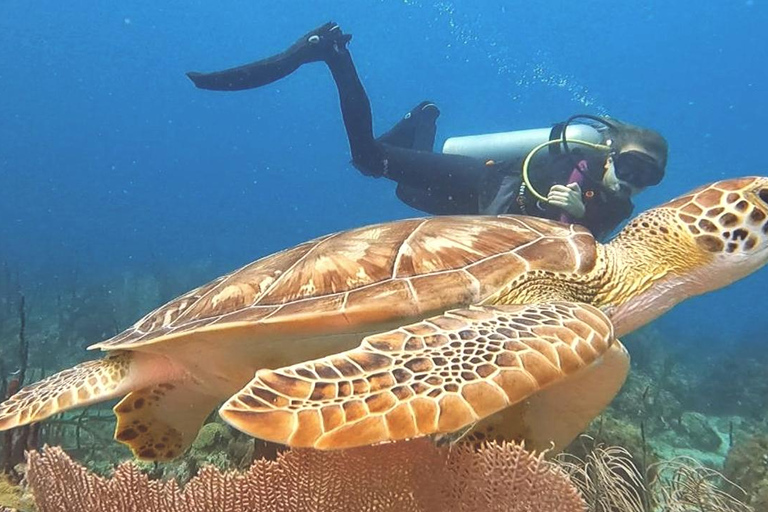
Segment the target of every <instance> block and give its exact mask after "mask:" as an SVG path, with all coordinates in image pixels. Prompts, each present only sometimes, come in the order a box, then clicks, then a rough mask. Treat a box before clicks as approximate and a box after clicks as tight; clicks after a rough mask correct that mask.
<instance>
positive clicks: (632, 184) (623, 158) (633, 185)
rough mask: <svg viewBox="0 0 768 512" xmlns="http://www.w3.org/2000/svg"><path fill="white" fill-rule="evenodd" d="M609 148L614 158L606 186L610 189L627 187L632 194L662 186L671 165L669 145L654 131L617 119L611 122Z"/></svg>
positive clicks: (608, 136)
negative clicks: (665, 171)
mask: <svg viewBox="0 0 768 512" xmlns="http://www.w3.org/2000/svg"><path fill="white" fill-rule="evenodd" d="M606 126H607V127H608V128H607V130H606V136H605V139H606V144H608V145H610V147H611V154H610V156H609V157H608V161H607V162H606V173H605V177H604V178H603V183H604V184H605V185H606V186H608V187H609V188H615V187H616V183H618V185H619V186H622V187H626V188H627V190H628V191H629V192H630V193H631V194H635V193H637V192H640V191H641V190H643V189H644V188H646V187H650V186H653V185H658V184H659V182H660V181H661V180H662V178H664V168H665V167H666V165H667V153H668V146H667V141H666V140H665V139H664V137H662V136H661V135H659V134H658V133H657V132H655V131H653V130H649V129H647V128H640V127H638V126H633V125H631V124H628V123H623V122H621V121H618V120H616V119H607V120H606Z"/></svg>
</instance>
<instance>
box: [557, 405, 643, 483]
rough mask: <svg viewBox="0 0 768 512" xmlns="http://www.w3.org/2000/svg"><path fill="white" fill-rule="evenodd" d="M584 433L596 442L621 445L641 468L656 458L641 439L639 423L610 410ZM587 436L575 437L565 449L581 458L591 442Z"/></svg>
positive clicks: (606, 444)
mask: <svg viewBox="0 0 768 512" xmlns="http://www.w3.org/2000/svg"><path fill="white" fill-rule="evenodd" d="M585 434H586V435H587V436H588V437H589V438H592V439H594V442H596V443H600V444H603V445H605V446H621V447H623V448H624V449H626V450H627V451H628V452H629V453H630V454H631V455H632V459H633V460H634V461H635V463H636V464H637V465H638V467H641V470H642V466H643V465H646V466H647V465H650V464H652V463H654V462H656V461H657V460H658V456H657V455H656V452H655V450H654V448H653V446H652V445H651V444H649V443H648V442H647V440H646V441H644V440H643V435H642V431H641V429H640V424H639V423H635V422H633V421H632V420H627V419H622V418H618V417H616V416H614V415H613V414H612V413H611V412H605V413H603V414H602V415H601V416H600V417H599V418H597V419H596V420H595V421H593V422H592V423H591V424H590V426H589V427H588V429H587V431H586V432H585ZM589 438H584V437H579V438H577V439H576V440H575V441H573V442H572V443H571V444H570V445H569V446H568V447H567V448H566V450H565V451H567V452H568V453H572V454H573V455H576V456H577V457H579V458H581V459H583V458H584V456H585V455H586V453H587V451H588V450H589V448H590V446H589V445H590V444H592V441H590V440H589Z"/></svg>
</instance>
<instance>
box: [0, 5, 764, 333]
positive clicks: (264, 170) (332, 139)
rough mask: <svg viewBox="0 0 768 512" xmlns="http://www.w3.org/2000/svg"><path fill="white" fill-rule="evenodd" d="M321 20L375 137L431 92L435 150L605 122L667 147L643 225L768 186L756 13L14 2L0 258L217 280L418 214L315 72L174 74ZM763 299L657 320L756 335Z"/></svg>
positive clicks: (0, 89) (673, 8)
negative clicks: (454, 141)
mask: <svg viewBox="0 0 768 512" xmlns="http://www.w3.org/2000/svg"><path fill="white" fill-rule="evenodd" d="M330 19H333V20H335V21H337V22H338V23H340V24H341V26H342V27H343V29H344V30H345V31H346V32H349V33H352V34H353V35H354V39H353V40H352V43H351V45H350V48H351V51H352V53H353V55H354V58H355V61H356V63H357V65H358V69H359V71H360V74H361V78H362V80H363V82H364V84H365V86H366V89H367V91H368V93H369V95H370V97H371V102H372V104H373V110H374V120H375V129H376V131H377V133H381V132H383V131H384V130H386V129H387V128H389V127H390V126H391V125H392V124H393V123H394V122H396V121H397V120H398V119H399V118H400V116H401V115H402V114H403V113H404V112H405V111H407V110H408V109H409V108H410V107H412V106H413V105H415V104H416V103H418V102H419V101H421V100H422V99H425V98H429V99H431V100H433V101H435V102H437V104H438V105H439V106H440V108H441V110H442V116H441V118H440V119H439V131H438V144H437V146H438V147H439V145H440V144H441V142H442V140H444V139H445V138H446V137H450V136H453V135H462V134H475V133H483V132H491V131H502V130H513V129H522V128H531V127H546V126H549V125H551V124H552V123H554V122H556V121H559V120H562V119H564V118H566V117H568V116H569V115H571V114H574V113H592V114H610V115H612V116H615V117H618V118H621V119H625V120H627V121H630V122H632V123H634V124H639V125H643V126H648V127H652V128H655V129H657V130H659V131H660V132H661V133H663V134H664V135H665V136H666V137H667V139H668V140H669V142H670V147H671V154H670V160H669V165H668V173H667V177H666V179H665V180H664V182H663V183H662V184H661V185H660V186H658V187H656V188H654V189H652V190H649V191H647V192H646V193H644V194H643V195H641V196H640V197H639V198H638V201H637V204H638V210H640V209H644V208H646V207H649V206H652V205H654V204H658V203H660V202H662V201H665V200H667V199H669V198H672V197H674V196H676V195H678V194H680V193H682V192H684V191H686V190H688V189H690V188H693V187H695V186H698V185H700V184H703V183H705V182H710V181H714V180H717V179H720V178H724V177H733V176H740V175H753V174H768V166H767V165H766V164H765V162H764V158H762V157H763V154H764V148H765V140H764V137H765V130H764V121H765V119H766V114H767V112H766V109H767V107H766V102H765V100H764V97H763V95H764V91H765V90H766V79H767V78H768V71H767V70H766V66H765V59H764V57H760V55H762V54H763V53H764V46H765V45H764V34H765V31H766V28H768V6H766V4H765V3H764V2H761V1H759V0H740V1H721V2H660V1H652V2H643V3H638V2H608V1H602V0H588V1H584V2H569V3H561V2H555V3H532V2H507V1H501V0H485V1H483V2H475V1H466V0H465V1H437V2H432V1H426V0H423V1H422V0H404V1H394V0H388V1H365V2H361V1H351V0H344V1H327V0H324V1H314V2H294V1H260V2H250V1H243V0H235V1H229V2H212V1H179V0H168V1H164V2H152V1H148V0H137V1H134V2H120V3H113V2H109V3H105V2H96V1H93V0H84V1H82V2H77V3H66V4H64V3H61V2H55V1H51V0H40V1H36V2H32V3H29V2H22V1H19V0H6V1H5V2H3V3H2V4H0V261H7V262H9V264H10V266H12V267H13V268H17V269H20V271H21V272H22V276H23V281H24V282H25V286H26V287H27V288H32V289H34V288H35V287H38V288H39V287H45V286H47V285H48V284H49V283H51V282H53V281H54V280H56V279H60V278H61V276H66V275H70V274H72V273H73V272H78V273H79V274H80V275H81V276H82V277H81V279H84V278H85V279H90V280H93V281H94V282H99V281H100V280H106V279H108V278H109V277H110V276H114V275H119V274H122V273H125V272H128V271H132V272H137V273H141V272H142V271H143V270H144V269H147V268H149V267H151V266H156V265H158V264H159V265H161V266H165V267H167V266H182V267H183V266H184V265H194V264H195V262H198V261H208V262H210V264H209V266H208V267H207V269H208V270H207V272H208V273H209V274H210V275H207V277H215V276H216V275H218V274H220V273H223V272H225V271H229V270H231V269H233V268H236V267H237V266H240V265H242V264H244V263H246V262H249V261H251V260H253V259H256V258H257V257H259V256H262V255H265V254H268V253H270V252H273V251H276V250H279V249H282V248H284V247H287V246H290V245H293V244H295V243H298V242H301V241H304V240H306V239H309V238H312V237H315V236H317V235H320V234H324V233H327V232H331V231H336V230H339V229H344V228H349V227H353V226H358V225H363V224H367V223H372V222H379V221H385V220H391V219H397V218H403V217H408V216H415V215H419V213H418V212H416V211H414V210H411V209H409V208H408V207H406V206H404V205H402V204H401V203H400V202H399V201H398V200H397V199H396V197H395V196H394V186H393V184H391V183H389V182H385V181H384V180H375V179H371V178H366V177H363V176H361V175H360V174H359V173H358V172H357V171H356V170H354V169H353V168H352V167H351V165H350V164H349V154H348V147H347V142H346V138H345V135H344V130H343V126H342V123H341V119H340V114H339V111H338V100H337V96H336V91H335V88H334V85H333V82H332V80H331V78H330V75H329V73H328V71H327V70H326V69H325V67H324V66H323V65H322V64H313V65H308V66H305V67H303V68H302V69H301V70H299V72H297V73H295V74H294V75H292V76H291V77H289V78H287V79H285V80H283V81H281V82H279V83H276V84H272V85H271V86H268V87H265V88H263V89H260V90H254V91H245V92H238V93H216V92H207V91H201V90H198V89H195V88H194V87H193V86H192V84H191V83H190V82H189V81H188V80H187V78H186V77H185V76H184V73H185V72H186V71H189V70H198V71H211V70H215V69H221V68H223V67H228V66H233V65H238V64H242V63H245V62H249V61H251V60H255V59H257V58H262V57H264V56H267V55H269V54H272V53H275V52H277V51H280V50H282V49H283V48H285V47H286V46H288V45H289V44H291V43H292V42H293V41H295V40H296V38H297V37H299V36H300V35H301V34H303V33H305V32H306V31H308V30H309V29H311V28H313V27H315V26H317V25H319V24H321V23H323V22H325V21H327V20H330ZM761 48H762V49H761ZM190 284H191V285H196V284H199V283H190ZM767 285H768V270H763V271H761V272H760V273H758V274H756V275H754V276H752V277H750V278H749V279H747V280H745V281H744V282H741V283H738V284H736V285H734V286H732V287H730V288H729V289H727V290H724V291H721V292H718V293H716V294H711V295H709V296H706V297H703V298H698V299H694V300H691V301H689V302H688V303H686V304H684V305H682V306H680V307H679V308H678V309H676V310H674V311H673V312H672V313H670V314H668V315H667V316H666V317H664V318H662V319H661V320H660V323H659V325H660V326H661V327H663V328H664V329H667V330H668V332H670V333H674V335H675V336H679V337H680V338H682V339H683V340H681V343H683V342H685V340H687V342H689V343H696V342H697V340H699V339H703V337H704V336H706V340H711V341H712V342H717V343H726V344H727V343H731V342H734V343H735V342H739V341H742V340H743V339H753V340H754V341H755V342H759V341H763V340H764V338H765V337H764V335H763V334H762V333H764V331H765V327H766V321H767V320H766V318H765V308H764V305H763V302H762V297H763V296H764V292H765V290H766V287H768V286H767ZM761 337H762V338H761ZM93 341H96V340H93Z"/></svg>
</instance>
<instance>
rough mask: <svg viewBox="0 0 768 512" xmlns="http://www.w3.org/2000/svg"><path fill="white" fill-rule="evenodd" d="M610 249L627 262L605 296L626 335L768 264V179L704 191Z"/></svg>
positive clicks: (648, 217) (629, 230) (648, 219)
mask: <svg viewBox="0 0 768 512" xmlns="http://www.w3.org/2000/svg"><path fill="white" fill-rule="evenodd" d="M609 246H611V247H612V250H613V252H614V254H616V255H617V256H618V258H620V259H621V260H623V261H622V263H623V264H621V265H619V268H621V269H623V270H622V273H623V275H622V276H621V278H620V279H619V281H620V284H619V286H614V287H613V288H612V289H611V290H610V291H608V292H607V293H606V298H605V303H607V304H608V305H610V308H609V309H610V310H611V311H612V312H613V313H614V315H615V318H614V315H611V316H612V320H613V321H614V326H615V327H616V330H617V334H618V335H621V333H622V332H629V331H632V330H634V329H635V328H637V327H640V326H642V325H643V324H645V323H647V322H649V321H651V320H653V319H654V318H656V317H658V316H660V315H661V314H662V313H664V312H665V311H667V310H668V309H670V308H671V307H673V306H674V305H675V304H677V303H679V302H680V301H682V300H684V299H687V298H689V297H692V296H694V295H700V294H702V293H706V292H709V291H712V290H716V289H718V288H721V287H723V286H727V285H729V284H731V283H733V282H734V281H737V280H739V279H741V278H743V277H746V276H747V275H749V274H751V273H752V272H754V271H756V270H757V269H759V268H760V267H762V266H763V265H765V264H766V263H767V262H768V178H766V177H747V178H736V179H730V180H723V181H718V182H716V183H712V184H710V185H705V186H703V187H699V188H697V189H696V190H693V191H691V192H689V193H687V194H685V195H683V196H681V197H678V198H677V199H674V200H672V201H670V202H668V203H666V204H663V205H661V206H659V207H657V208H653V209H651V210H649V211H647V212H645V213H642V214H641V215H639V216H638V217H636V218H635V219H634V220H632V221H631V222H630V223H629V224H628V225H627V227H626V228H624V230H623V231H622V232H621V233H620V234H619V236H618V237H616V239H614V240H613V241H612V242H611V243H610V244H609Z"/></svg>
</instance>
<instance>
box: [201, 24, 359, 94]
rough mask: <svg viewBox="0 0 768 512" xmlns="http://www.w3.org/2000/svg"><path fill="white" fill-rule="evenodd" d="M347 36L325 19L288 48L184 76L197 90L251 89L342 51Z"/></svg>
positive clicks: (347, 39)
mask: <svg viewBox="0 0 768 512" xmlns="http://www.w3.org/2000/svg"><path fill="white" fill-rule="evenodd" d="M350 39H352V35H351V34H344V33H343V32H342V31H341V27H339V25H338V24H336V23H334V22H332V21H329V22H328V23H326V24H324V25H321V26H320V27H318V28H316V29H314V30H311V31H309V32H307V33H306V34H304V35H303V36H301V37H300V38H299V40H298V41H296V42H295V43H294V44H293V45H291V47H290V48H288V49H287V50H285V51H284V52H282V53H278V54H277V55H274V56H272V57H268V58H266V59H262V60H257V61H256V62H252V63H250V64H246V65H244V66H239V67H236V68H231V69H225V70H223V71H216V72H213V73H198V72H196V71H190V72H189V73H187V76H188V77H189V79H190V80H192V82H193V83H194V84H195V85H196V86H197V87H199V88H200V89H210V90H215V91H241V90H244V89H253V88H256V87H261V86H262V85H266V84H269V83H272V82H274V81H276V80H279V79H281V78H283V77H285V76H288V75H290V74H291V73H293V72H294V71H295V70H296V69H297V68H298V67H299V66H301V65H302V64H306V63H308V62H318V61H323V60H327V59H329V58H331V57H332V56H333V55H335V54H337V53H340V52H343V51H345V50H346V45H347V43H348V42H349V40H350Z"/></svg>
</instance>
